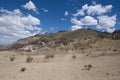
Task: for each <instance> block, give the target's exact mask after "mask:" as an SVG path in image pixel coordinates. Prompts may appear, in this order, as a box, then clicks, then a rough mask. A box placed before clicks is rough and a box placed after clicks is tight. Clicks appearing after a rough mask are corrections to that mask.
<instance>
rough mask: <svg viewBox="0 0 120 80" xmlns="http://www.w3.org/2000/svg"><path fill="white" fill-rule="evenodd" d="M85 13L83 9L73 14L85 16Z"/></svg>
mask: <svg viewBox="0 0 120 80" xmlns="http://www.w3.org/2000/svg"><path fill="white" fill-rule="evenodd" d="M84 15H85V13H84V11H83V10H77V13H76V14H73V16H75V17H76V16H84Z"/></svg>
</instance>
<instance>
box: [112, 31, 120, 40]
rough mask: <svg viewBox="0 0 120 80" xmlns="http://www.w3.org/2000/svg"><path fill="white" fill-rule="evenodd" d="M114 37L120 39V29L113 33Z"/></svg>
mask: <svg viewBox="0 0 120 80" xmlns="http://www.w3.org/2000/svg"><path fill="white" fill-rule="evenodd" d="M112 39H114V40H120V30H116V31H114V32H113V33H112Z"/></svg>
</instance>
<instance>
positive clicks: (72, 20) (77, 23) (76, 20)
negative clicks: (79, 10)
mask: <svg viewBox="0 0 120 80" xmlns="http://www.w3.org/2000/svg"><path fill="white" fill-rule="evenodd" d="M71 22H72V23H73V24H74V25H79V26H81V25H82V22H81V21H80V20H78V19H76V18H72V19H71Z"/></svg>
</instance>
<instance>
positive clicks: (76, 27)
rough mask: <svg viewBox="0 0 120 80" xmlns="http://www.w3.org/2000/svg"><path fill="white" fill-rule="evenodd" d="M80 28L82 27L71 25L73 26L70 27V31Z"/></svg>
mask: <svg viewBox="0 0 120 80" xmlns="http://www.w3.org/2000/svg"><path fill="white" fill-rule="evenodd" d="M82 28H83V27H81V26H78V25H73V26H72V27H71V29H72V31H74V30H78V29H82Z"/></svg>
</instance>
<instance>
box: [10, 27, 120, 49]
mask: <svg viewBox="0 0 120 80" xmlns="http://www.w3.org/2000/svg"><path fill="white" fill-rule="evenodd" d="M105 39H106V40H108V42H109V44H112V43H116V44H120V43H119V40H120V30H116V31H115V32H113V33H106V32H99V31H95V30H92V29H79V30H76V31H59V32H57V33H45V34H36V35H35V36H30V37H28V38H24V39H20V40H18V41H16V42H14V43H13V44H11V45H10V46H9V49H10V50H11V49H19V48H22V47H24V46H26V45H37V46H38V45H39V46H40V45H41V43H42V42H44V43H45V44H47V45H49V44H53V43H54V45H55V47H59V46H60V45H61V44H63V45H69V44H70V43H72V45H75V46H81V45H85V44H86V45H89V46H92V47H93V46H95V45H97V47H98V45H99V44H101V43H107V41H106V40H105ZM116 40H118V42H116ZM111 42H112V43H111ZM113 45H115V44H113ZM113 45H108V46H113ZM49 46H50V45H49ZM100 46H101V47H103V45H100ZM100 46H99V47H100Z"/></svg>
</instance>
